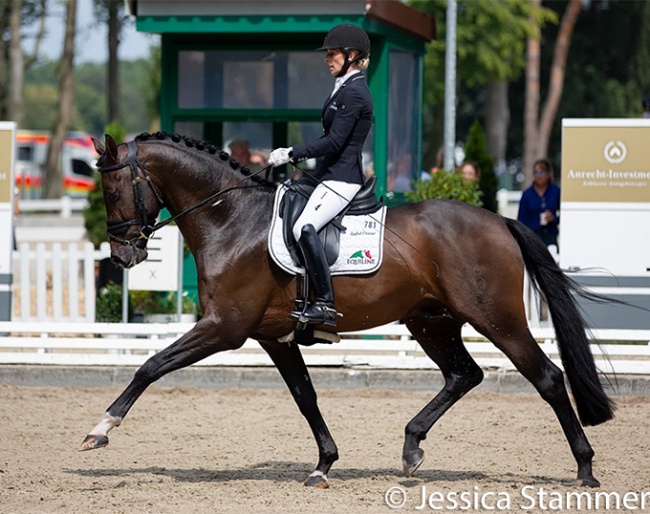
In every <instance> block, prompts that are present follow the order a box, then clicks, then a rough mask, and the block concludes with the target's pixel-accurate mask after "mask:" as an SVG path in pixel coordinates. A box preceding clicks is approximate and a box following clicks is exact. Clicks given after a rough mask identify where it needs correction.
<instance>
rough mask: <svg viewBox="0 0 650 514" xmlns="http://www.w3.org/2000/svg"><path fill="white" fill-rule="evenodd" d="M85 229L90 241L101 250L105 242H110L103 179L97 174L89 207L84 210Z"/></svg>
mask: <svg viewBox="0 0 650 514" xmlns="http://www.w3.org/2000/svg"><path fill="white" fill-rule="evenodd" d="M83 217H84V227H85V228H86V232H87V234H88V240H89V241H90V242H91V243H92V244H94V245H95V248H99V245H100V244H101V243H103V242H104V241H108V235H107V234H106V220H107V219H108V216H107V215H106V206H105V204H104V192H103V189H102V177H101V175H100V174H99V173H95V188H94V189H93V190H92V191H90V192H89V193H88V206H87V207H86V208H85V209H84V210H83Z"/></svg>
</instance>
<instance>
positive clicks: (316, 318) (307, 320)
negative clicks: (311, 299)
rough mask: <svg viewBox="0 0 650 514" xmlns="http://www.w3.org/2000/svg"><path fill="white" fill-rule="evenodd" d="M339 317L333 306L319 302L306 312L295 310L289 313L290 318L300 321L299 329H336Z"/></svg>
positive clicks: (310, 306) (309, 306) (311, 305)
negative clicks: (314, 327)
mask: <svg viewBox="0 0 650 514" xmlns="http://www.w3.org/2000/svg"><path fill="white" fill-rule="evenodd" d="M337 316H338V313H337V312H336V309H335V308H334V305H333V304H331V303H329V302H328V303H326V302H318V301H317V302H315V303H313V304H310V305H308V307H307V309H306V310H305V311H304V312H302V311H297V310H295V311H291V312H290V313H289V317H291V318H294V319H296V320H297V321H298V325H297V327H298V329H300V327H305V326H306V325H323V326H325V327H331V328H336V317H337Z"/></svg>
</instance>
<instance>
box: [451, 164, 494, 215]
mask: <svg viewBox="0 0 650 514" xmlns="http://www.w3.org/2000/svg"><path fill="white" fill-rule="evenodd" d="M460 174H461V175H462V176H463V178H464V179H465V180H467V181H468V182H473V183H474V184H476V187H477V188H478V190H479V191H480V192H481V202H482V203H483V206H482V207H483V208H484V209H487V210H488V211H491V212H497V211H496V209H495V207H494V204H493V202H492V196H491V195H489V194H487V192H486V191H485V189H484V188H482V187H481V186H480V182H481V167H480V166H479V165H478V163H477V162H476V161H465V162H464V163H463V164H462V166H461V167H460Z"/></svg>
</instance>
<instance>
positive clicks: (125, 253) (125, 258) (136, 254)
mask: <svg viewBox="0 0 650 514" xmlns="http://www.w3.org/2000/svg"><path fill="white" fill-rule="evenodd" d="M148 255H149V254H148V253H147V250H145V249H144V248H138V247H137V246H133V245H130V246H122V245H119V246H113V248H111V261H113V262H114V263H115V264H117V265H118V266H121V267H122V268H127V269H128V268H132V267H133V266H135V265H136V264H140V263H141V262H142V261H144V260H145V259H146V258H147V257H148Z"/></svg>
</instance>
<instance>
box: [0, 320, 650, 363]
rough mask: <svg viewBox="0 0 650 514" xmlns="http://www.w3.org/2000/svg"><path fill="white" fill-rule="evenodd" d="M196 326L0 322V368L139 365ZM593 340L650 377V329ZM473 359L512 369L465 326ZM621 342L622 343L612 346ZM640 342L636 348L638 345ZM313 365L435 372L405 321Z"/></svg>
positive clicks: (552, 347)
mask: <svg viewBox="0 0 650 514" xmlns="http://www.w3.org/2000/svg"><path fill="white" fill-rule="evenodd" d="M192 326H193V324H192V323H38V322H34V323H26V322H23V323H21V322H0V334H3V336H2V337H0V364H32V365H34V364H36V365H38V364H40V365H67V366H140V365H142V364H143V363H144V362H145V361H146V360H147V359H148V358H149V357H150V356H151V355H154V354H155V353H156V352H159V351H160V350H162V349H163V348H165V347H167V346H168V345H169V344H171V343H172V342H174V341H175V340H176V339H177V338H178V337H180V335H182V334H184V333H185V332H187V331H188V330H190V329H191V328H192ZM531 331H532V333H533V336H534V337H535V338H536V339H537V340H538V341H539V344H540V347H541V348H542V350H543V351H544V352H545V353H546V354H547V355H548V356H549V357H550V358H551V359H552V360H553V361H554V362H555V363H556V364H557V365H558V366H560V367H561V363H560V359H559V354H558V347H557V343H556V341H555V333H554V331H553V329H552V328H533V329H532V330H531ZM589 337H591V338H593V339H594V340H598V341H599V342H598V344H595V343H594V344H592V353H593V354H594V356H595V358H596V361H597V366H598V368H599V370H601V371H602V372H604V373H616V374H634V375H648V374H650V331H648V330H613V329H606V330H599V329H594V330H593V331H592V333H591V334H590V335H589ZM463 339H464V341H465V344H466V346H467V349H468V350H469V352H470V354H471V355H472V356H473V357H474V359H475V360H476V361H477V363H478V364H479V365H480V366H481V367H482V368H483V369H486V370H496V371H499V372H509V371H514V366H513V365H512V363H511V362H510V361H509V360H508V359H507V358H506V357H505V355H503V354H502V353H501V352H500V351H499V350H498V349H497V348H496V347H495V346H494V345H493V344H492V343H490V342H487V341H486V340H485V338H484V337H483V336H482V335H481V334H479V333H477V332H476V331H475V330H474V329H473V328H472V327H470V326H468V325H466V326H465V327H464V328H463ZM614 342H616V343H617V344H614ZM632 343H635V344H632ZM302 353H303V355H304V358H305V361H306V363H307V365H309V366H339V367H341V366H343V367H349V368H357V369H368V368H376V369H437V368H436V366H435V364H434V363H433V362H432V361H431V360H430V359H429V358H428V357H427V356H426V355H425V353H424V351H423V350H422V349H421V348H420V346H419V345H418V344H417V342H416V341H415V340H414V339H412V337H411V334H410V333H409V332H408V330H407V329H406V327H405V326H404V325H402V324H396V323H395V324H390V325H384V326H382V327H377V328H373V329H370V330H365V331H360V332H350V333H342V334H341V342H340V343H337V344H331V345H327V344H318V345H314V346H311V347H304V348H302ZM196 365H197V366H272V365H273V364H272V362H271V360H270V358H269V357H268V356H267V355H266V353H265V352H264V350H262V349H261V348H260V346H259V344H258V343H257V342H256V341H253V340H251V339H249V340H247V341H246V343H245V344H244V346H243V347H242V348H240V349H238V350H236V351H227V352H221V353H218V354H215V355H212V356H210V357H207V358H206V359H204V360H202V361H200V362H199V363H197V364H196Z"/></svg>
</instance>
